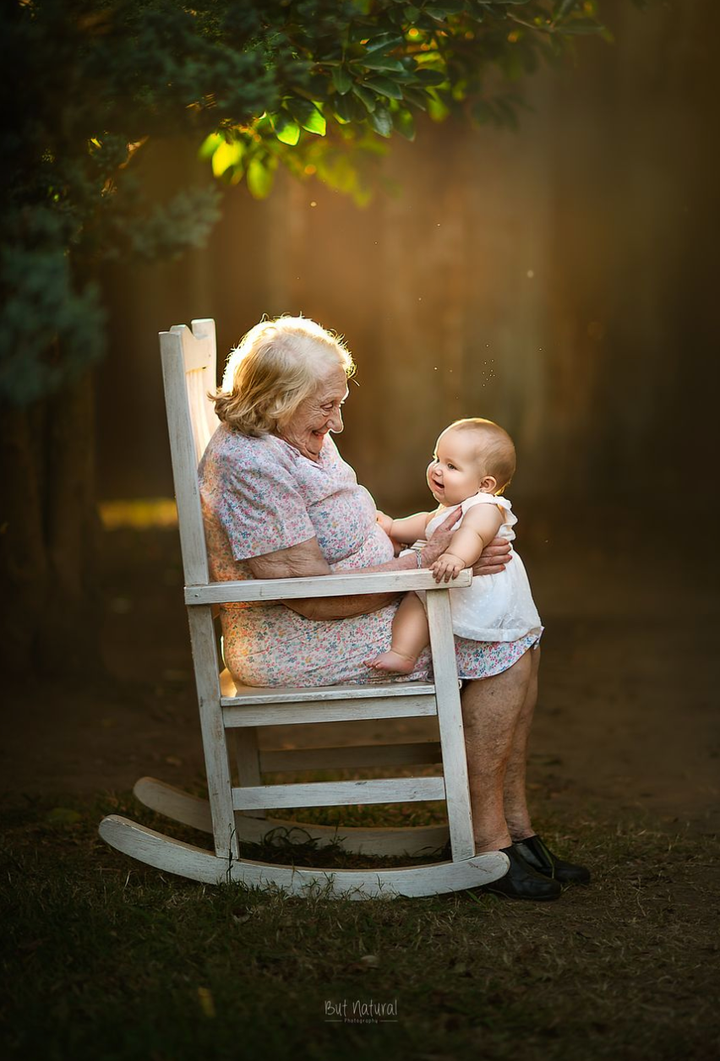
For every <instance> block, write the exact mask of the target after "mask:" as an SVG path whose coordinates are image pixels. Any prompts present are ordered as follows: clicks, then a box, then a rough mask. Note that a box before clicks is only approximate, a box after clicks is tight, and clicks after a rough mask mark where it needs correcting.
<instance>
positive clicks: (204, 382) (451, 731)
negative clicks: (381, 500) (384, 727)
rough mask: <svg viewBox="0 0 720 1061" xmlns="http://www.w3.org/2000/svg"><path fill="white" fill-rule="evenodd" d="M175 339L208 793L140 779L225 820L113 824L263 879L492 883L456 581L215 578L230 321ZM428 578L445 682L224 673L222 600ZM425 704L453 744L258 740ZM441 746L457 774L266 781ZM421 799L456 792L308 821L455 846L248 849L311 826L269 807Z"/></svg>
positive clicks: (349, 892)
mask: <svg viewBox="0 0 720 1061" xmlns="http://www.w3.org/2000/svg"><path fill="white" fill-rule="evenodd" d="M160 346H161V351H162V365H163V378H164V385H165V399H166V405H167V413H168V423H169V431H170V444H171V450H172V463H173V474H174V479H175V491H176V497H177V508H178V520H179V528H180V540H181V546H182V556H183V568H184V575H185V583H186V587H185V603H186V604H187V608H188V619H189V624H190V638H191V644H192V653H193V660H194V668H195V680H196V685H197V693H198V702H199V708H200V721H201V729H202V740H203V748H204V753H205V765H206V771H207V783H208V793H209V800H203V799H199V798H197V797H195V796H191V795H189V794H188V793H185V792H183V791H181V790H180V789H178V788H175V787H173V786H171V785H167V784H165V783H163V782H162V781H158V780H155V779H154V778H149V777H145V778H142V779H141V780H140V781H138V782H137V784H136V785H135V789H134V791H135V795H136V796H137V798H138V799H139V800H140V801H141V802H142V803H143V804H144V805H145V806H147V807H149V808H150V809H152V810H154V811H156V812H158V813H160V814H162V815H165V816H167V817H169V818H171V819H173V820H175V821H178V822H181V823H183V824H185V825H189V826H193V827H195V828H197V829H200V830H204V831H207V832H211V833H212V834H213V837H214V852H213V851H209V850H206V849H204V848H200V847H195V846H193V845H191V844H188V843H184V842H182V841H180V840H176V839H174V838H172V837H170V836H165V835H164V834H162V833H158V832H155V831H154V830H152V829H148V828H146V827H145V826H143V825H140V824H137V823H136V822H133V821H130V820H129V819H128V818H124V817H122V816H119V815H114V814H113V815H109V816H108V817H106V818H104V819H103V821H102V822H101V824H100V835H101V836H102V837H103V839H104V840H106V841H107V842H108V843H109V844H111V845H112V846H113V847H115V848H117V849H118V850H119V851H122V852H124V853H125V854H127V855H130V856H131V857H133V858H136V859H139V860H140V861H141V862H145V863H147V864H149V865H151V866H155V867H156V868H158V869H160V870H163V871H165V872H168V873H176V874H179V875H180V876H183V877H189V878H190V879H192V880H197V881H202V882H205V883H210V884H217V883H221V882H224V881H238V882H243V883H244V884H247V885H250V886H253V887H263V888H267V887H271V888H272V887H274V888H280V889H283V890H284V891H286V892H288V893H292V894H295V895H308V894H310V893H313V892H317V890H318V889H321V890H322V891H323V893H324V894H328V895H331V896H337V895H343V896H346V897H349V898H355V899H367V898H377V897H394V896H396V895H404V896H422V895H435V894H440V893H444V892H452V891H460V890H462V889H465V888H473V887H478V886H480V885H483V884H488V883H490V882H491V881H493V880H496V879H498V878H499V877H501V876H503V875H504V874H505V873H506V872H507V868H508V865H509V863H508V859H507V857H506V855H504V854H503V853H502V852H499V851H498V852H491V853H486V854H482V855H475V853H474V852H475V848H474V843H473V830H472V817H471V809H470V797H469V788H468V773H467V763H466V757H465V744H464V737H463V722H462V714H461V710H460V696H459V689H458V680H457V671H456V666H455V651H454V642H453V634H452V626H451V619H450V597H449V590H448V589H447V587H445V586H444V585H443V586H439V585H437V584H436V583H435V582H434V580H433V578H432V575H431V574H430V573H429V572H427V571H402V572H390V573H387V574H383V573H380V574H367V575H364V574H362V573H358V574H353V575H329V576H325V577H320V578H297V579H275V580H251V581H233V582H215V583H213V582H210V580H209V570H208V561H207V554H206V548H205V535H204V530H203V521H202V514H201V507H200V491H199V485H198V478H197V464H198V461H199V459H200V457H201V456H202V453H203V451H204V449H205V446H206V445H207V442H208V440H209V439H210V436H211V435H212V433H213V432H214V430H215V428H216V427H217V424H218V420H217V418H216V416H215V411H214V406H213V405H212V403H211V402H210V401H209V400H208V398H207V393H208V391H212V390H214V388H215V385H216V376H215V359H216V351H215V323H214V321H212V320H195V321H193V322H192V331H190V329H189V328H187V327H186V326H185V325H180V326H177V327H174V328H172V329H171V330H170V331H169V332H161V333H160ZM470 580H471V575H470V573H469V572H467V571H466V572H462V573H461V574H460V575H459V576H458V578H457V580H456V581H455V583H454V584H455V585H463V586H464V585H469V583H470ZM421 589H422V590H427V591H429V592H428V594H427V611H428V621H429V626H430V639H431V650H432V656H433V670H434V681H433V683H425V682H387V683H378V682H373V683H372V684H367V685H354V686H352V685H347V686H337V685H336V686H332V685H331V686H326V687H320V688H297V689H291V688H268V689H260V688H249V687H239V688H236V687H235V685H234V683H233V681H232V678H231V677H230V675H229V673H228V672H227V671H224V672H223V673H222V674H221V673H220V666H219V662H218V654H217V648H216V638H215V630H214V626H213V606H214V605H218V604H224V603H230V602H234V601H268V602H269V601H283V600H289V599H292V598H297V597H313V596H316V597H331V596H338V595H345V594H356V593H359V594H363V593H382V592H387V591H396V592H405V591H409V590H421ZM417 716H437V719H438V724H439V733H440V741H439V744H438V743H434V744H433V743H428V742H423V743H415V744H389V745H385V746H377V745H369V746H365V747H358V746H346V747H343V748H332V749H327V748H324V749H304V750H294V751H293V750H286V751H260V752H259V751H258V745H257V736H256V731H257V728H258V727H262V726H277V725H288V724H301V723H325V722H327V723H331V722H348V721H356V720H362V719H391V718H395V719H397V718H410V717H417ZM233 738H234V740H233ZM232 744H234V745H235V748H234V751H235V759H236V770H237V779H238V781H239V783H238V784H233V780H232V776H231V765H230V754H229V752H230V746H231V745H232ZM433 762H441V763H442V769H443V775H442V776H433V777H397V778H383V779H375V780H359V781H321V782H305V783H302V784H280V785H279V784H273V785H267V784H263V781H262V775H263V773H266V772H277V771H303V770H316V769H335V770H338V769H346V768H348V767H358V768H362V767H368V766H372V767H379V766H385V767H387V766H396V765H411V764H427V763H433ZM418 800H445V802H446V805H447V817H448V828H445V827H444V826H432V827H419V828H385V829H378V828H367V829H360V828H347V829H346V828H341V829H338V828H335V827H330V826H325V827H323V826H315V825H307V826H305V825H303V826H301V827H300V828H301V830H302V834H303V835H304V836H307V837H309V838H310V839H311V840H312V841H314V842H315V844H316V845H317V847H318V848H320V849H321V848H322V847H323V846H325V845H328V844H337V843H339V844H340V845H341V846H343V847H344V848H345V849H346V850H349V851H353V852H359V853H361V854H363V855H398V856H399V855H407V856H413V855H415V856H417V855H420V854H422V852H425V853H427V851H428V850H432V849H438V848H440V847H441V846H442V845H443V844H444V843H445V842H446V840H447V837H448V830H449V837H450V848H451V852H452V858H451V861H444V862H435V863H432V862H431V863H426V864H414V865H409V866H402V867H398V868H395V867H393V868H377V867H376V868H366V869H327V868H325V869H324V868H322V867H318V868H298V867H295V866H285V865H276V864H273V863H266V862H258V861H252V860H249V859H247V858H245V857H242V856H241V855H240V847H239V844H240V842H241V841H250V842H258V841H260V840H262V838H263V837H264V836H265V835H266V834H267V833H268V832H270V830H272V829H276V828H277V827H278V826H284V827H287V828H288V829H292V828H297V827H298V824H299V823H297V822H293V821H282V820H278V819H276V818H268V817H265V811H266V810H268V809H270V808H273V809H279V808H289V807H307V806H316V807H320V806H342V805H348V806H349V805H361V804H370V803H407V802H412V801H418Z"/></svg>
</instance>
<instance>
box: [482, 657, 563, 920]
mask: <svg viewBox="0 0 720 1061" xmlns="http://www.w3.org/2000/svg"><path fill="white" fill-rule="evenodd" d="M530 657H531V653H530V652H529V651H528V652H525V653H524V655H522V656H521V657H520V659H519V660H518V661H517V663H515V664H514V665H513V666H512V667H510V668H509V669H508V670H506V671H503V673H502V674H496V675H495V676H494V677H492V678H485V679H483V680H482V681H475V682H471V683H470V684H469V685H468V686H467V687H466V689H465V691H464V693H463V719H464V725H465V746H466V749H467V757H468V775H469V779H470V800H471V803H472V813H473V829H474V834H475V850H476V851H477V852H478V853H481V852H484V851H498V850H500V851H502V852H503V853H504V854H506V855H507V857H508V859H509V862H510V865H509V869H508V872H507V873H506V875H505V876H504V877H501V878H500V879H499V880H497V881H495V882H494V883H493V884H489V885H487V886H486V890H487V891H492V892H496V893H499V894H501V895H505V896H509V897H511V898H513V899H535V900H538V899H545V900H547V899H557V898H559V896H560V892H561V889H560V885H559V883H558V882H557V881H556V880H552V879H548V877H547V876H545V875H544V874H542V873H540V872H538V871H537V870H536V869H534V868H533V867H532V866H529V865H528V863H527V862H526V861H525V859H524V858H523V857H522V854H521V853H520V852H519V851H518V850H517V849H516V847H515V846H514V845H513V843H512V841H511V838H510V835H509V832H508V823H507V821H506V818H505V788H506V778H507V773H508V767H509V765H510V764H511V763H513V765H514V766H515V767H516V769H515V771H514V778H513V784H512V785H511V788H512V790H513V793H515V789H516V787H517V785H518V784H519V782H520V779H521V776H520V775H521V772H520V771H519V770H518V769H517V767H518V765H519V762H520V752H519V749H518V747H517V745H518V744H522V745H523V747H524V745H525V744H526V743H527V729H528V728H529V722H528V720H527V718H526V715H527V711H528V706H529V705H532V707H534V703H533V700H532V696H533V694H532V691H531V685H532V680H533V672H534V668H533V661H532V659H531V658H530ZM536 673H537V671H536V668H535V674H536ZM530 717H532V710H530ZM526 722H528V725H525V723H526ZM523 802H524V794H523ZM526 814H527V811H526Z"/></svg>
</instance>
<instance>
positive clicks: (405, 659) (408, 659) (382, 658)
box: [368, 649, 417, 674]
mask: <svg viewBox="0 0 720 1061" xmlns="http://www.w3.org/2000/svg"><path fill="white" fill-rule="evenodd" d="M416 663H417V657H416V656H405V655H403V653H402V652H395V651H393V650H392V649H391V650H390V652H383V653H381V655H379V656H378V658H377V659H374V660H373V661H372V663H368V667H372V668H373V670H380V671H387V672H388V673H389V674H410V672H411V671H412V670H413V668H414V666H415V664H416Z"/></svg>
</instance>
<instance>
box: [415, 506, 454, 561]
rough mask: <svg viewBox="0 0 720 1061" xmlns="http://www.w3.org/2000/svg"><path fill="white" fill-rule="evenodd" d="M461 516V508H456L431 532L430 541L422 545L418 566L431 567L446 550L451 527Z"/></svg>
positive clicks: (451, 533)
mask: <svg viewBox="0 0 720 1061" xmlns="http://www.w3.org/2000/svg"><path fill="white" fill-rule="evenodd" d="M461 518H462V509H460V508H456V509H455V511H454V512H451V513H450V515H449V516H448V517H447V519H444V520H443V522H442V523H441V524H440V526H439V527H438V529H437V530H436V531H435V533H434V534H433V536H432V538H431V539H430V541H429V542H428V543H427V545H426V546H424V548H423V550H422V552H421V553H420V566H421V567H432V566H433V564H434V563H435V561H436V560H437V559H439V557H441V556H442V554H443V553H445V552H447V549H448V546H449V544H450V539H451V538H452V536H453V527H454V526H455V524H456V523H457V521H458V520H459V519H461Z"/></svg>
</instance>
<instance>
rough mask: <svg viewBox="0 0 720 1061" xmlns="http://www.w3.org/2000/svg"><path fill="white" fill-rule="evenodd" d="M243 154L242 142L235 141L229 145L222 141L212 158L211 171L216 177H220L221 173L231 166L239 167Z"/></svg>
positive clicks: (243, 146)
mask: <svg viewBox="0 0 720 1061" xmlns="http://www.w3.org/2000/svg"><path fill="white" fill-rule="evenodd" d="M244 154H245V144H244V143H243V142H242V140H235V141H233V143H232V144H229V143H228V142H227V140H225V139H223V140H222V143H220V144H218V146H217V148H216V149H215V153H214V155H213V157H212V171H213V173H214V174H215V176H216V177H222V175H223V173H224V172H225V171H226V170H228V169H230V167H231V166H239V165H240V163H241V162H242V158H243V155H244Z"/></svg>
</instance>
